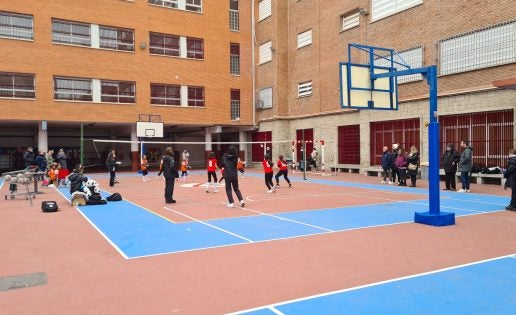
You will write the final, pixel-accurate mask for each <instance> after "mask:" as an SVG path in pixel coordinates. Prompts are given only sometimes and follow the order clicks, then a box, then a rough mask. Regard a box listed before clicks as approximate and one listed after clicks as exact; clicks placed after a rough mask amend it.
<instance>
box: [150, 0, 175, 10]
mask: <svg viewBox="0 0 516 315" xmlns="http://www.w3.org/2000/svg"><path fill="white" fill-rule="evenodd" d="M149 3H150V4H155V5H159V6H162V7H165V8H174V9H177V0H149Z"/></svg>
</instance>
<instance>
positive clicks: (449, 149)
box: [443, 143, 460, 190]
mask: <svg viewBox="0 0 516 315" xmlns="http://www.w3.org/2000/svg"><path fill="white" fill-rule="evenodd" d="M459 161H460V155H459V152H457V151H455V148H454V147H453V144H451V143H450V144H448V145H447V146H446V152H444V154H443V169H444V180H445V182H446V188H445V189H444V190H455V189H456V188H455V174H456V173H457V165H458V164H459Z"/></svg>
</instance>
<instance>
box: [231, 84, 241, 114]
mask: <svg viewBox="0 0 516 315" xmlns="http://www.w3.org/2000/svg"><path fill="white" fill-rule="evenodd" d="M231 120H240V90H231Z"/></svg>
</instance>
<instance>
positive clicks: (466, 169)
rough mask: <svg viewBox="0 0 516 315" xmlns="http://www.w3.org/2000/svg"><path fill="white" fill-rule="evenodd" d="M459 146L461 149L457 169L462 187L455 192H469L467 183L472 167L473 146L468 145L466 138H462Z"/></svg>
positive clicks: (468, 182)
mask: <svg viewBox="0 0 516 315" xmlns="http://www.w3.org/2000/svg"><path fill="white" fill-rule="evenodd" d="M460 147H461V148H462V149H463V150H462V153H461V155H460V161H459V169H458V171H459V172H460V181H461V182H462V189H461V190H458V191H457V192H470V190H469V184H470V178H469V173H470V172H471V168H473V148H472V147H471V146H470V145H469V141H468V140H462V141H461V142H460Z"/></svg>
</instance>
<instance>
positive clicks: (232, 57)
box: [229, 44, 240, 75]
mask: <svg viewBox="0 0 516 315" xmlns="http://www.w3.org/2000/svg"><path fill="white" fill-rule="evenodd" d="M229 50H230V52H229V71H230V73H231V74H232V75H240V45H239V44H231V45H230V48H229Z"/></svg>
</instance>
